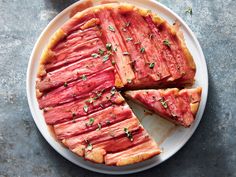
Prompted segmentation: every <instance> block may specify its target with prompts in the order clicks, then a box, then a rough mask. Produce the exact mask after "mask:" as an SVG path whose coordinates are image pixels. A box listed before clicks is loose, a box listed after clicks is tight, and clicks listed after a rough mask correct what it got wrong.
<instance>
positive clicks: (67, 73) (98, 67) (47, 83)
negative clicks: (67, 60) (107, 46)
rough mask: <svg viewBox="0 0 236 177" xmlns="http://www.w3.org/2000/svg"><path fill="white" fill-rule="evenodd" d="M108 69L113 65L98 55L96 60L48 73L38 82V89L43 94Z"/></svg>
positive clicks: (90, 58) (79, 62) (89, 59)
mask: <svg viewBox="0 0 236 177" xmlns="http://www.w3.org/2000/svg"><path fill="white" fill-rule="evenodd" d="M108 67H112V66H111V63H110V62H104V61H103V59H102V58H100V57H99V56H97V55H96V57H94V58H93V57H89V58H86V59H84V60H80V61H78V62H75V63H73V64H71V65H68V66H65V67H62V68H60V69H58V70H55V71H52V72H49V73H47V74H46V76H45V77H44V78H43V79H42V80H40V81H38V82H37V88H38V89H39V91H40V92H43V91H46V90H49V89H52V88H56V87H59V86H62V85H63V84H64V83H69V82H71V81H75V80H77V79H81V78H82V79H83V78H84V77H87V76H90V75H92V74H95V73H97V72H99V71H102V70H104V69H106V68H108Z"/></svg>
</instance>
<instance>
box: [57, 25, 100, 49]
mask: <svg viewBox="0 0 236 177" xmlns="http://www.w3.org/2000/svg"><path fill="white" fill-rule="evenodd" d="M99 36H100V31H99V29H98V27H92V28H88V29H85V30H78V31H75V32H74V33H72V34H70V35H68V36H67V37H66V38H65V39H63V40H62V41H60V42H59V43H58V44H57V45H56V46H55V47H54V48H53V50H54V51H55V52H57V51H58V52H60V51H64V50H65V49H68V46H69V47H70V46H73V45H77V44H81V43H83V42H86V41H88V40H92V39H94V38H97V37H99Z"/></svg>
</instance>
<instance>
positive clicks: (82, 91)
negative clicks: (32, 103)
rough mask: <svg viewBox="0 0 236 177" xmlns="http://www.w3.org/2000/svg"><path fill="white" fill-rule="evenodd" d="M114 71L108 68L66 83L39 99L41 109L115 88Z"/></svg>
mask: <svg viewBox="0 0 236 177" xmlns="http://www.w3.org/2000/svg"><path fill="white" fill-rule="evenodd" d="M114 83H115V78H114V70H113V68H108V69H106V70H104V71H101V72H98V73H96V74H94V75H91V76H88V77H86V78H83V79H80V80H77V81H74V82H71V83H64V85H63V86H61V87H58V88H56V89H55V90H52V91H50V92H48V93H46V94H44V95H43V96H42V97H41V98H39V99H38V102H39V107H40V108H41V109H42V108H45V107H50V106H57V105H61V104H64V103H68V102H70V101H73V100H76V99H79V98H82V97H84V96H86V94H89V93H90V92H92V91H94V90H95V89H97V88H100V89H101V90H102V88H109V87H112V86H114Z"/></svg>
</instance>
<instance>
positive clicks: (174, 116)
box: [125, 87, 202, 127]
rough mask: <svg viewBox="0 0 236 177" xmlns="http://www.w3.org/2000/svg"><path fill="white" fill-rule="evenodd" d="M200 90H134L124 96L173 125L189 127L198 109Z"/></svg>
mask: <svg viewBox="0 0 236 177" xmlns="http://www.w3.org/2000/svg"><path fill="white" fill-rule="evenodd" d="M201 90H202V89H201V88H200V87H198V88H194V89H183V90H178V89H176V88H173V89H167V90H161V89H159V90H152V89H150V90H136V91H127V92H125V96H126V97H128V98H131V99H132V100H134V101H136V102H138V103H140V104H142V105H144V106H145V107H146V108H147V109H149V110H151V111H153V112H155V113H157V114H158V115H160V116H162V117H164V118H166V119H168V120H170V121H172V122H174V123H175V124H179V125H182V126H184V127H189V126H190V125H191V124H192V123H193V121H194V119H195V116H196V112H197V110H198V107H199V103H200V100H201Z"/></svg>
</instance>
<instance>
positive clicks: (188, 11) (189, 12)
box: [185, 7, 193, 16]
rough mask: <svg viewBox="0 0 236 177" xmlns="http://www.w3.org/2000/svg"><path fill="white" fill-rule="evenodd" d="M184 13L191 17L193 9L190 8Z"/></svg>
mask: <svg viewBox="0 0 236 177" xmlns="http://www.w3.org/2000/svg"><path fill="white" fill-rule="evenodd" d="M185 13H186V14H190V15H191V16H192V15H193V9H192V8H191V7H188V8H187V9H186V10H185Z"/></svg>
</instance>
